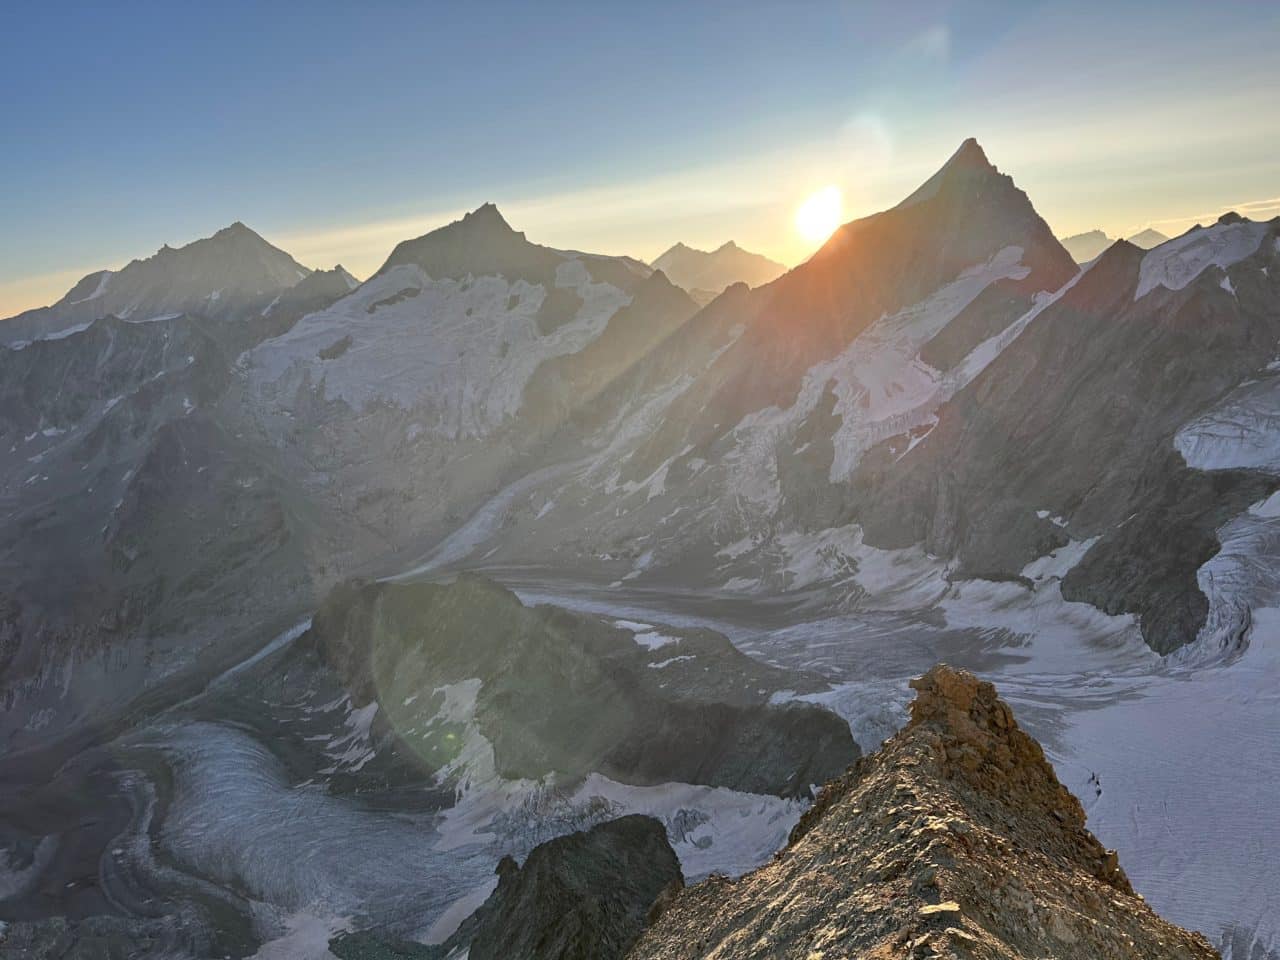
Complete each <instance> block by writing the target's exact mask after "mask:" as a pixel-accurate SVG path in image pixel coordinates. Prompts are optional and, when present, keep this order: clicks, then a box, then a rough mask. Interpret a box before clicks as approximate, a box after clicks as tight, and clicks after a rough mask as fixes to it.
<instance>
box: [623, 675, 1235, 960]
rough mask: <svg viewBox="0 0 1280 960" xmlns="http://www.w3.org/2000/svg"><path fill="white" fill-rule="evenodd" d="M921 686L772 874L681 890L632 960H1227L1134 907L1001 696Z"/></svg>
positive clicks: (950, 682) (942, 679)
mask: <svg viewBox="0 0 1280 960" xmlns="http://www.w3.org/2000/svg"><path fill="white" fill-rule="evenodd" d="M912 686H913V687H914V689H915V690H916V691H917V697H916V700H915V702H914V703H913V704H912V707H911V720H910V722H909V723H908V725H907V726H906V728H905V729H903V730H902V731H901V732H900V733H898V734H897V735H896V736H894V737H893V738H892V739H890V740H889V741H887V742H886V743H885V745H884V747H883V748H882V749H881V750H880V751H879V752H877V753H875V754H872V755H870V756H868V757H865V758H864V759H862V760H860V761H859V762H858V763H857V764H856V765H855V766H854V767H852V768H851V769H850V770H849V772H848V773H846V774H845V775H844V776H842V777H840V778H838V779H837V780H835V781H833V782H832V783H830V784H828V785H827V787H826V788H825V789H824V790H823V792H822V793H821V794H820V795H819V797H818V799H817V801H816V802H815V804H814V806H813V807H812V809H811V810H810V811H809V812H808V813H807V814H806V815H805V816H804V817H803V818H802V820H801V822H800V823H799V824H798V825H797V827H796V828H795V830H794V831H793V832H792V835H791V839H790V841H789V843H788V845H787V847H786V849H784V850H783V851H782V852H781V853H779V854H778V856H777V857H776V858H775V860H774V861H773V862H772V863H770V864H768V865H767V866H765V867H762V868H761V869H759V870H757V871H756V872H754V873H752V874H749V875H747V876H745V877H743V878H741V879H739V880H730V879H728V878H725V877H713V878H711V879H709V880H707V881H705V882H703V883H701V884H698V885H697V886H695V887H691V888H689V889H687V890H685V891H684V892H683V893H682V894H681V895H680V896H679V897H678V898H676V899H675V901H674V903H673V904H672V906H671V907H670V908H669V909H668V910H667V911H666V912H665V913H664V914H663V915H662V916H661V918H660V919H659V920H658V921H657V922H656V923H655V925H654V926H653V927H652V928H651V929H649V930H648V931H647V932H646V933H645V935H644V936H643V938H642V939H641V940H640V942H639V943H638V944H637V946H636V948H635V949H634V950H633V951H632V953H631V954H630V956H631V957H632V958H633V960H675V958H680V960H688V958H692V957H715V958H716V960H735V958H748V957H750V958H762V957H778V958H783V957H786V958H791V957H796V958H806V960H832V958H837V957H849V956H858V957H874V958H878V960H890V958H925V957H957V958H959V957H972V958H983V960H987V958H990V960H996V958H1000V960H1013V958H1024V957H1025V958H1030V957H1046V956H1052V957H1055V958H1060V960H1075V958H1079V960H1086V958H1088V960H1094V958H1098V957H1115V958H1130V957H1131V958H1135V960H1136V958H1144V960H1152V958H1169V960H1173V958H1209V957H1215V956H1217V953H1216V951H1214V950H1213V948H1212V947H1211V946H1210V945H1209V943H1208V942H1207V941H1206V940H1204V938H1203V937H1201V936H1199V935H1198V934H1191V933H1188V932H1186V931H1184V930H1181V929H1179V928H1177V927H1175V926H1173V925H1172V924H1169V923H1167V922H1165V921H1164V920H1162V919H1160V918H1159V917H1158V916H1157V915H1156V914H1155V913H1154V912H1153V911H1152V910H1151V909H1150V908H1149V907H1148V906H1147V905H1146V904H1145V903H1144V902H1143V900H1142V898H1141V897H1140V896H1138V895H1137V894H1135V893H1134V890H1133V888H1132V886H1131V885H1130V883H1129V880H1128V878H1127V877H1126V876H1125V873H1124V871H1123V870H1122V869H1121V867H1120V865H1119V863H1118V862H1117V858H1116V855H1115V853H1114V852H1113V851H1108V850H1106V849H1104V848H1103V847H1102V845H1101V844H1100V843H1099V842H1098V841H1097V839H1096V838H1095V837H1094V836H1093V835H1092V834H1091V833H1090V832H1089V830H1088V829H1087V827H1086V825H1085V814H1084V810H1083V808H1082V807H1081V805H1080V803H1079V801H1078V800H1077V799H1076V798H1075V797H1073V796H1072V795H1071V793H1070V792H1069V791H1068V790H1067V789H1066V788H1065V787H1064V786H1062V784H1061V783H1059V782H1058V779H1057V777H1056V775H1055V774H1054V771H1053V768H1052V767H1051V766H1050V764H1049V763H1048V761H1047V760H1046V759H1045V756H1044V753H1043V751H1042V750H1041V748H1040V746H1039V744H1038V743H1036V741H1035V740H1034V739H1032V738H1031V737H1029V736H1027V735H1026V734H1025V733H1023V732H1022V731H1021V730H1020V729H1019V728H1018V725H1017V723H1016V721H1015V720H1014V717H1013V713H1012V711H1011V710H1010V709H1009V707H1008V705H1007V704H1005V703H1004V702H1003V701H1001V700H1000V699H999V698H998V697H997V695H996V692H995V689H994V687H993V686H992V685H991V684H990V683H986V682H983V681H980V680H978V679H977V678H976V677H974V676H973V675H972V674H969V673H967V672H964V671H957V670H953V669H951V668H949V667H947V666H945V665H939V666H937V667H935V668H934V669H933V670H931V671H930V672H929V673H928V674H926V675H925V676H923V677H920V678H917V679H916V680H914V681H912Z"/></svg>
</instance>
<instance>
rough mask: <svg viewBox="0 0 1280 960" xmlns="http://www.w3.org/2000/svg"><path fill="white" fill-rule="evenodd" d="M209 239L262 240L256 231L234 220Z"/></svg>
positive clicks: (240, 221)
mask: <svg viewBox="0 0 1280 960" xmlns="http://www.w3.org/2000/svg"><path fill="white" fill-rule="evenodd" d="M210 239H212V240H248V239H253V240H262V239H263V238H262V236H261V234H259V233H258V232H257V231H256V230H251V229H250V228H249V227H247V226H245V224H244V221H243V220H236V221H234V222H233V223H229V224H227V226H225V227H223V228H222V229H221V230H219V231H218V232H217V233H215V234H214V235H213V236H212V237H211V238H210ZM197 242H198V241H197ZM263 242H264V243H265V242H266V241H263Z"/></svg>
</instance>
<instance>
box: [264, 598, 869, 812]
mask: <svg viewBox="0 0 1280 960" xmlns="http://www.w3.org/2000/svg"><path fill="white" fill-rule="evenodd" d="M294 656H295V658H297V659H296V660H295V661H293V663H296V666H297V667H298V668H299V669H298V670H297V671H296V673H297V675H299V676H302V675H306V674H307V673H308V672H309V671H310V670H313V669H315V667H316V666H321V667H322V669H324V670H325V671H328V672H331V673H332V675H333V676H335V677H337V678H340V681H341V683H342V685H343V686H344V687H345V688H346V689H347V690H348V691H349V693H350V696H351V700H352V703H353V704H354V705H355V706H357V707H364V706H365V705H367V704H369V703H371V702H373V701H374V700H376V701H377V702H378V703H379V704H380V705H381V709H382V710H383V712H384V713H385V714H386V718H387V720H388V722H389V723H390V724H391V725H392V726H393V727H394V728H396V729H398V730H400V731H410V730H413V731H417V732H416V733H414V734H412V735H410V734H408V733H405V734H404V736H405V737H410V738H411V742H412V743H413V744H414V749H415V750H416V752H417V753H418V755H419V756H420V757H422V758H423V760H424V762H425V763H426V764H427V765H428V766H429V767H433V768H435V767H444V766H447V765H448V764H449V763H451V762H453V760H454V759H455V756H454V755H455V754H456V749H457V748H456V746H453V744H454V743H455V741H454V740H453V739H452V738H450V737H449V734H450V733H453V732H454V731H453V729H452V727H450V726H448V725H440V724H439V723H437V722H436V720H437V719H438V717H439V715H440V711H442V710H445V711H446V712H448V711H447V709H446V704H447V703H449V702H451V701H449V699H448V698H449V696H450V695H452V696H454V697H455V698H459V697H460V696H461V691H462V690H463V689H467V688H469V686H470V685H472V684H474V686H475V691H476V692H475V693H474V695H473V696H474V704H473V705H472V706H469V707H468V708H467V710H465V711H463V712H464V713H465V714H466V715H467V722H468V723H473V724H474V725H475V728H476V729H477V730H478V732H479V733H480V734H481V735H483V736H484V737H485V738H486V740H487V741H488V742H489V743H491V744H492V747H493V756H494V763H495V765H496V770H497V772H498V773H499V774H500V775H501V776H503V777H506V778H509V779H519V778H526V777H527V778H533V779H540V778H542V777H545V776H548V775H552V774H554V775H556V776H558V777H562V778H568V779H574V778H580V777H584V776H587V775H588V774H590V773H593V772H597V773H601V774H603V775H605V776H607V777H609V778H611V779H613V780H617V781H619V782H622V783H629V784H640V785H654V784H661V783H668V782H678V783H693V784H704V785H708V786H720V787H729V788H732V789H735V790H741V791H745V792H747V793H759V794H773V795H775V796H782V797H808V796H810V790H811V785H813V784H818V783H823V782H824V781H826V780H828V779H829V778H831V777H832V776H834V775H835V774H837V773H838V772H839V771H840V770H843V769H844V768H845V766H846V765H847V764H848V763H850V762H851V761H852V760H853V759H854V758H856V757H857V756H858V752H859V751H858V747H857V744H856V743H854V741H853V738H852V735H851V734H850V732H849V728H848V725H847V724H845V722H844V721H843V720H841V719H840V718H839V717H838V716H836V715H835V714H834V713H832V712H830V711H828V710H826V709H824V708H822V707H819V706H816V705H814V704H809V703H799V702H790V703H772V702H770V700H771V697H772V696H773V694H775V693H777V692H779V691H782V690H788V689H790V690H795V689H797V688H799V687H804V686H805V685H806V684H810V685H812V684H813V683H814V678H812V677H808V676H806V675H804V674H799V673H796V672H794V671H788V670H780V669H778V668H775V667H770V666H767V665H765V664H760V663H757V662H755V661H753V660H751V658H749V657H747V656H746V655H745V654H742V653H740V652H739V651H737V650H736V649H735V648H734V647H733V646H732V644H730V643H729V641H728V640H727V639H725V638H724V637H723V636H721V635H720V634H717V633H714V632H712V631H710V630H696V631H668V630H667V628H663V629H662V630H661V631H660V630H659V629H658V628H651V627H649V626H648V625H646V624H636V623H632V622H630V621H619V622H611V621H608V620H604V619H602V618H600V617H597V616H592V615H590V614H580V613H576V612H573V611H569V610H564V609H561V608H558V607H553V606H550V605H544V606H538V607H526V606H524V605H523V604H522V603H521V602H520V600H519V598H518V597H517V596H516V595H515V594H514V593H512V592H510V591H509V590H506V589H504V588H502V587H501V586H499V585H497V584H496V583H493V582H492V581H489V580H486V579H484V578H482V577H478V576H470V575H468V576H462V577H459V578H458V580H457V581H456V582H454V583H452V584H447V585H440V584H431V583H406V584H395V583H388V582H382V583H363V582H358V581H352V582H349V583H345V584H342V585H340V586H339V587H337V588H335V589H334V590H333V591H332V592H331V593H330V595H329V597H328V598H327V599H326V600H325V602H324V603H323V604H322V605H321V607H320V609H319V610H318V611H317V613H316V615H315V617H314V619H313V622H312V627H311V630H310V631H309V632H308V633H307V634H306V635H305V636H303V637H302V638H301V639H300V640H299V642H298V644H297V645H296V648H295V650H294ZM316 658H319V661H320V664H315V663H314V662H313V661H315V659H316ZM308 664H311V665H310V666H308ZM286 672H287V671H286ZM818 683H819V685H820V681H819V682H818ZM450 691H453V692H452V694H450ZM469 696H471V695H469ZM461 717H462V714H458V718H459V719H460V718H461ZM424 731H426V732H425V733H424ZM441 737H443V738H445V739H443V740H442V739H441Z"/></svg>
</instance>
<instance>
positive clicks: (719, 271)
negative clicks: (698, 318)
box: [653, 240, 787, 305]
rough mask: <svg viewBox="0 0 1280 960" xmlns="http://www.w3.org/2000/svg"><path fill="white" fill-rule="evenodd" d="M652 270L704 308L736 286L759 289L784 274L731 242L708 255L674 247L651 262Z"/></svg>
mask: <svg viewBox="0 0 1280 960" xmlns="http://www.w3.org/2000/svg"><path fill="white" fill-rule="evenodd" d="M653 268H654V269H655V270H661V271H662V272H663V273H665V274H666V275H667V279H668V280H670V281H671V282H672V283H674V284H675V285H676V286H678V287H682V288H683V289H684V290H685V291H686V292H687V293H688V294H689V295H690V296H692V297H693V298H694V299H695V300H696V301H698V303H700V304H703V305H705V304H707V303H709V302H710V301H711V300H713V299H714V298H715V297H717V296H719V295H720V293H721V292H723V291H724V289H725V288H726V287H730V286H732V285H733V284H735V283H745V284H746V285H747V286H749V287H758V286H760V285H761V284H765V283H768V282H770V281H771V280H776V279H777V278H778V277H780V276H782V274H784V273H786V272H787V268H786V267H784V266H783V265H782V264H780V263H777V262H775V261H773V260H770V259H769V258H768V257H764V256H761V255H760V254H758V253H751V252H750V251H748V250H743V249H742V248H741V247H740V246H738V245H737V244H736V243H734V242H733V241H732V240H730V241H729V242H728V243H725V244H723V245H722V246H719V247H717V248H716V249H715V250H711V251H706V250H695V249H694V248H693V247H687V246H685V245H684V244H683V243H677V244H676V245H675V246H674V247H672V248H671V249H670V250H668V251H667V252H666V253H664V254H663V255H662V256H660V257H658V259H657V260H655V261H653Z"/></svg>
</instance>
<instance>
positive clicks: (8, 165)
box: [0, 0, 1280, 316]
mask: <svg viewBox="0 0 1280 960" xmlns="http://www.w3.org/2000/svg"><path fill="white" fill-rule="evenodd" d="M1148 6H1149V7H1151V9H1150V10H1148V9H1144V8H1146V7H1148ZM1278 49H1280V4H1277V3H1274V2H1259V3H1235V4H1231V3H1218V4H1204V3H1187V4H1181V3H1170V2H1163V3H1160V4H1154V5H1147V4H1137V3H1133V4H1126V3H1116V2H1114V0H1112V2H1107V3H1097V4H1085V3H1072V4H1061V3H1054V4H1048V3H1046V4H1033V3H1027V2H1021V3H1010V4H970V3H943V2H937V3H909V2H897V3H893V4H883V5H871V4H837V3H831V4H822V3H803V2H802V3H796V2H788V3H778V4H752V3H748V2H736V3H724V4H717V3H705V4H696V5H692V4H684V3H680V4H674V3H673V4H665V3H646V4H640V3H629V4H606V3H581V4H578V3H555V2H545V3H540V4H525V3H520V4H516V3H512V4H471V5H469V7H468V8H467V9H461V5H458V7H457V8H455V7H453V6H452V5H450V6H446V5H444V4H441V5H430V4H410V3H376V2H369V3H364V4H361V5H359V6H356V5H345V4H344V5H338V4H333V5H326V4H322V3H308V4H302V3H297V4H288V3H284V2H272V3H243V4H241V3H217V4H203V5H197V4H187V3H164V4H159V3H157V4H146V3H131V2H121V3H116V4H84V5H65V4H59V3H56V2H45V3H41V4H39V5H37V4H35V3H31V4H28V5H26V9H21V8H20V7H19V4H18V3H17V2H14V3H13V4H8V5H6V14H5V17H4V21H3V23H2V24H0V103H3V104H4V110H3V114H0V117H2V119H3V122H4V126H5V135H4V137H3V140H0V144H2V145H3V146H2V148H0V316H5V315H8V314H11V313H14V312H17V311H18V310H20V309H23V308H26V307H30V306H35V305H38V304H43V303H48V302H52V301H53V300H55V299H57V298H58V297H59V296H61V294H62V293H64V292H65V290H66V289H67V288H68V287H69V286H70V285H71V283H73V282H74V281H75V280H76V279H77V278H78V277H79V276H82V275H83V274H85V273H87V272H89V271H91V270H94V269H98V268H101V267H116V266H121V265H123V264H124V263H125V262H127V261H128V260H129V259H131V258H133V257H139V256H147V255H149V254H151V253H153V252H154V251H155V249H156V248H157V247H159V246H160V245H161V244H163V243H169V244H172V245H174V246H177V245H180V244H182V243H186V242H188V241H190V240H193V239H195V238H197V237H201V236H207V235H208V234H210V233H212V232H213V231H214V230H216V229H218V228H219V227H221V226H224V225H225V224H227V223H230V222H231V221H234V220H237V219H239V220H243V221H244V222H246V223H247V224H249V225H250V226H251V227H253V228H255V229H256V230H258V231H259V232H260V233H262V234H263V235H264V236H266V237H267V238H268V239H269V240H271V241H272V242H274V243H276V244H278V245H280V246H283V247H284V248H286V249H287V250H289V251H290V252H291V253H293V254H294V255H295V256H296V257H297V258H298V259H299V260H301V261H302V262H304V263H306V264H308V265H311V266H330V265H332V264H333V263H334V262H337V261H341V262H342V263H343V264H345V265H346V266H347V267H348V268H349V269H351V270H352V271H354V272H355V273H356V274H358V275H360V276H366V275H368V274H369V273H370V272H372V271H373V270H374V269H376V268H377V266H378V265H379V264H380V263H381V262H382V260H383V259H384V258H385V257H386V255H387V254H388V253H389V252H390V250H391V248H392V247H393V246H394V244H395V243H396V242H397V241H398V240H401V239H405V238H407V237H410V236H415V235H418V234H421V233H423V232H425V231H426V230H428V229H430V228H432V227H434V226H437V225H439V224H441V223H443V222H446V221H448V220H450V219H453V218H454V217H456V216H457V215H458V214H460V213H461V212H463V211H465V210H467V209H470V208H474V207H476V206H478V205H479V204H480V203H482V202H484V201H486V200H493V201H495V202H497V203H498V205H499V207H500V208H501V209H502V210H503V212H504V213H505V214H506V216H507V218H508V220H509V221H511V223H512V225H513V226H515V227H516V229H520V230H524V231H526V232H527V233H528V235H529V237H530V238H531V239H533V240H535V241H538V242H542V243H548V244H551V245H555V246H563V247H575V248H578V249H586V250H592V251H598V252H604V253H628V254H632V255H634V256H639V257H642V258H645V259H652V258H653V257H655V256H657V254H659V253H660V252H662V250H663V249H665V248H666V247H667V246H669V245H670V244H671V243H673V242H675V241H676V240H683V241H685V242H686V243H690V244H692V245H695V246H701V247H706V248H710V247H715V246H718V245H719V244H721V243H723V242H724V241H725V240H728V239H734V240H736V241H738V242H739V243H740V244H742V245H743V246H745V247H748V248H749V249H754V250H758V251H760V252H762V253H765V254H768V255H770V256H773V257H775V258H777V259H780V260H783V261H785V262H787V263H794V262H795V261H797V260H798V259H801V258H802V257H804V256H805V255H807V254H808V252H809V248H808V246H806V244H805V242H804V241H803V240H802V238H801V237H800V236H799V235H798V234H797V233H796V232H795V230H794V228H793V223H792V216H793V213H794V210H795V208H796V207H797V206H798V205H799V204H800V203H801V202H802V201H803V200H804V199H805V198H806V197H807V196H808V195H809V194H811V193H812V192H813V191H814V190H817V189H820V188H822V187H825V186H827V185H830V184H835V185H837V186H839V187H840V188H841V190H842V191H843V193H844V209H845V213H846V219H852V218H854V217H856V216H861V215H863V214H866V213H871V212H874V211H875V210H878V209H882V208H884V207H886V206H891V205H892V204H893V203H895V202H897V200H899V199H900V198H901V197H902V196H903V195H905V194H906V193H908V192H909V191H910V190H911V189H912V188H914V187H915V186H916V185H917V184H918V183H919V182H920V181H921V180H923V179H924V178H925V177H927V176H928V174H929V173H930V172H932V170H933V169H934V168H936V167H937V166H938V165H939V164H941V163H942V162H943V161H944V160H945V159H946V158H947V157H948V156H949V155H950V154H951V152H952V151H953V150H954V149H955V148H956V146H957V145H958V144H959V143H960V141H961V140H963V139H964V138H965V137H966V136H976V137H977V138H978V139H979V141H980V142H981V143H982V144H983V146H984V147H985V148H986V150H987V154H988V156H989V157H990V158H991V159H992V161H993V162H994V163H995V164H996V165H997V166H999V167H1000V168H1001V169H1002V170H1004V171H1006V172H1008V173H1011V174H1012V175H1013V176H1014V178H1015V180H1016V181H1017V182H1018V184H1019V185H1020V186H1021V187H1022V188H1023V189H1025V190H1026V191H1027V192H1028V193H1029V194H1030V196H1031V199H1032V201H1033V202H1034V203H1035V205H1036V207H1037V208H1038V209H1039V211H1040V212H1041V214H1042V215H1043V216H1044V217H1045V218H1046V219H1047V220H1048V221H1049V223H1050V225H1051V226H1052V227H1053V228H1054V230H1055V231H1056V232H1058V233H1059V234H1060V235H1066V234H1069V233H1076V232H1080V231H1083V230H1087V229H1090V228H1093V227H1100V228H1102V229H1105V230H1106V231H1107V232H1108V233H1110V234H1112V235H1116V234H1123V233H1132V232H1134V231H1136V230H1138V229H1141V228H1142V227H1145V226H1149V225H1150V226H1155V227H1157V228H1158V229H1160V230H1162V231H1164V232H1166V233H1176V232H1181V231H1182V230H1184V229H1186V228H1187V227H1188V226H1190V225H1191V224H1192V223H1194V222H1195V221H1196V220H1208V219H1211V218H1213V217H1216V216H1217V215H1218V214H1219V213H1221V212H1222V211H1223V210H1225V209H1228V208H1238V209H1242V212H1245V213H1248V214H1250V215H1253V216H1255V217H1262V216H1266V217H1269V216H1274V215H1276V214H1277V213H1280V106H1278V104H1280V79H1278V77H1280V70H1278V68H1277V50H1278ZM1247 204H1253V205H1254V206H1252V207H1251V208H1249V209H1244V208H1245V206H1246V205H1247Z"/></svg>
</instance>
